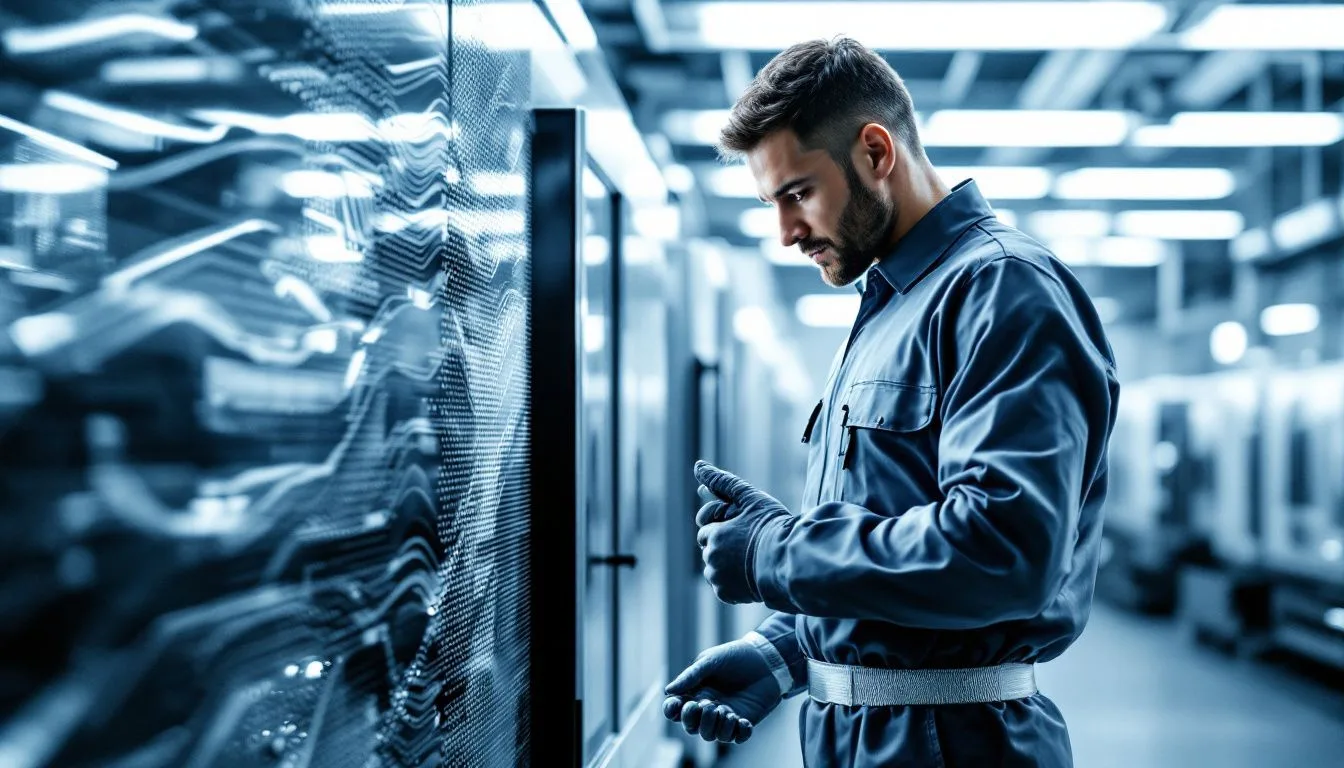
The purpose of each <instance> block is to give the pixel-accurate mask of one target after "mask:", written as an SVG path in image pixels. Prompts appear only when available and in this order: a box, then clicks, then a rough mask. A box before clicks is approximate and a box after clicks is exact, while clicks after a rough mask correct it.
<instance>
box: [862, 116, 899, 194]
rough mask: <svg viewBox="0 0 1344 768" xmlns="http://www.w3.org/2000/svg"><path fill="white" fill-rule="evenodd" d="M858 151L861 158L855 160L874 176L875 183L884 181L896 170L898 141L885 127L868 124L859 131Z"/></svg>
mask: <svg viewBox="0 0 1344 768" xmlns="http://www.w3.org/2000/svg"><path fill="white" fill-rule="evenodd" d="M856 149H857V150H858V154H859V155H860V157H858V158H855V159H856V160H860V161H861V162H862V165H861V166H860V167H862V168H864V169H865V170H866V171H867V172H868V173H870V174H872V176H873V180H874V181H882V180H883V179H885V178H887V177H888V176H890V175H891V174H892V172H893V171H894V170H895V169H896V164H897V162H898V160H897V157H896V141H895V140H894V139H893V138H892V135H891V131H888V130H887V129H886V128H884V127H883V126H881V125H878V124H877V123H868V124H866V125H864V126H863V128H861V129H859V140H858V142H857V147H856Z"/></svg>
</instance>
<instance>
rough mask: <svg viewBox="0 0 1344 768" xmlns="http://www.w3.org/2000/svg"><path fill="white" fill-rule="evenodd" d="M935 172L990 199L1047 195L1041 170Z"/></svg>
mask: <svg viewBox="0 0 1344 768" xmlns="http://www.w3.org/2000/svg"><path fill="white" fill-rule="evenodd" d="M935 170H937V171H938V173H939V175H940V176H942V178H943V181H944V182H946V183H947V185H948V186H949V187H950V186H955V185H956V184H958V183H959V182H961V181H963V180H965V179H968V178H969V179H974V180H975V183H976V186H978V187H979V188H980V193H981V194H982V195H984V196H985V197H987V198H990V199H991V200H1039V199H1040V198H1042V197H1045V196H1046V195H1048V194H1050V180H1051V177H1050V171H1048V170H1046V169H1044V168H1035V167H1030V166H1027V167H1021V166H985V167H979V168H977V167H967V166H940V167H936V168H935ZM752 196H753V197H754V196H755V194H754V193H753V195H752Z"/></svg>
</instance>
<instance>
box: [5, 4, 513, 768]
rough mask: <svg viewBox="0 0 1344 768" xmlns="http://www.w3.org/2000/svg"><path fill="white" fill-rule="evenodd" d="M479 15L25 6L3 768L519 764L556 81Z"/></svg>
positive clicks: (14, 119)
mask: <svg viewBox="0 0 1344 768" xmlns="http://www.w3.org/2000/svg"><path fill="white" fill-rule="evenodd" d="M483 7H490V6H489V5H488V4H481V3H462V2H458V3H455V5H454V13H455V14H457V13H460V14H463V15H462V17H461V19H460V21H461V24H460V26H456V27H455V28H457V29H464V30H471V29H477V28H479V26H480V25H475V26H473V25H472V24H471V23H469V22H470V21H471V20H472V19H475V18H477V17H479V16H480V15H481V12H482V8H483ZM447 14H448V6H447V4H445V3H414V4H406V5H402V6H396V5H374V4H367V3H346V2H341V3H312V4H280V3H264V2H224V3H219V4H213V5H212V6H210V7H209V8H206V7H202V6H197V5H173V4H169V5H162V4H160V5H159V6H146V5H143V4H133V3H35V2H7V3H5V7H4V9H3V10H0V28H3V33H2V34H0V50H2V51H3V59H0V325H2V326H3V330H4V333H3V334H0V393H3V394H0V458H2V461H0V550H2V551H3V554H0V585H3V588H2V589H0V619H2V621H0V764H3V765H6V766H16V767H21V766H41V765H60V766H84V765H90V766H92V765H98V766H113V765H115V766H188V765H190V766H245V765H288V766H298V765H314V766H335V767H337V768H340V767H341V766H361V767H363V766H377V765H389V766H391V765H420V764H424V763H430V762H434V761H436V760H438V761H442V763H443V764H447V765H464V764H466V763H467V762H468V761H469V762H470V763H471V764H473V765H476V764H491V765H514V764H515V763H516V759H515V755H516V753H517V751H518V750H519V749H520V748H522V747H523V746H524V745H525V742H526V736H525V732H524V730H523V725H522V724H521V722H520V719H519V718H520V699H521V696H520V690H521V688H520V687H521V686H522V685H523V684H524V683H523V681H525V680H526V663H527V660H526V658H525V651H526V636H525V634H524V626H523V624H522V620H523V618H524V613H523V612H524V609H525V607H526V600H527V596H526V592H525V589H526V584H527V581H526V575H527V574H526V568H525V563H524V561H523V557H524V552H525V545H526V533H527V531H526V513H527V503H528V501H527V495H526V479H527V477H526V462H525V456H526V453H525V447H526V444H527V443H526V433H527V425H526V422H525V420H524V418H523V415H524V407H523V406H524V402H525V397H524V394H525V386H526V368H525V359H524V351H525V349H526V347H525V343H526V338H527V336H526V334H527V327H526V322H527V317H526V306H525V296H526V253H525V245H524V243H525V241H524V239H523V236H524V232H525V223H526V215H525V208H524V194H525V190H524V189H523V188H522V183H521V180H522V179H523V178H524V176H523V172H522V169H524V168H525V166H526V161H527V153H528V147H527V138H526V129H525V122H524V117H525V111H524V110H525V109H526V106H527V104H526V102H527V94H528V89H529V83H528V77H529V72H528V64H527V58H526V54H525V53H521V52H518V51H513V52H509V51H499V50H492V49H491V48H490V47H488V45H487V41H485V40H482V39H481V38H480V36H479V35H476V36H472V35H469V34H467V33H466V32H462V33H460V34H458V35H457V39H454V40H452V41H451V43H452V44H451V45H450V41H449V39H448V37H447V29H448V26H447ZM450 50H451V56H450V55H449V52H450Z"/></svg>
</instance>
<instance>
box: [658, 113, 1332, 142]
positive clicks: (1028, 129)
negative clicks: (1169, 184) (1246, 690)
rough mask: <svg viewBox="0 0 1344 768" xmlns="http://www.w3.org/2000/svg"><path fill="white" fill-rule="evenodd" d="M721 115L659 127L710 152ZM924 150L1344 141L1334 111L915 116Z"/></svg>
mask: <svg viewBox="0 0 1344 768" xmlns="http://www.w3.org/2000/svg"><path fill="white" fill-rule="evenodd" d="M729 115H730V112H729V110H726V109H707V110H672V111H669V112H667V113H666V114H665V115H664V116H663V121H662V128H663V132H664V133H665V134H666V135H667V138H668V140H670V141H672V142H673V143H675V144H686V145H693V146H711V145H713V144H714V143H715V142H717V141H718V137H719V132H720V131H721V130H722V129H723V127H724V126H725V125H727V124H728V119H729ZM916 120H917V121H918V123H919V135H920V141H921V143H922V144H923V145H924V146H926V147H932V148H937V147H972V148H974V147H984V148H993V147H1010V148H1011V147H1046V148H1054V147H1115V146H1120V145H1123V144H1126V143H1128V144H1132V145H1134V146H1140V147H1171V148H1180V147H1191V148H1200V147H1233V148H1236V147H1327V146H1331V145H1333V144H1337V143H1339V142H1340V141H1342V140H1344V115H1341V114H1340V113H1338V112H1178V113H1176V114H1174V115H1172V116H1171V118H1170V120H1168V121H1167V122H1164V123H1163V122H1157V123H1148V124H1145V123H1144V122H1143V120H1142V119H1141V118H1140V117H1139V116H1138V115H1137V114H1136V113H1131V112H1123V111H1112V110H1062V109H1061V110H1028V109H944V110H938V111H936V112H934V113H933V114H932V115H929V116H928V118H927V119H925V118H923V116H922V115H918V114H917V115H916Z"/></svg>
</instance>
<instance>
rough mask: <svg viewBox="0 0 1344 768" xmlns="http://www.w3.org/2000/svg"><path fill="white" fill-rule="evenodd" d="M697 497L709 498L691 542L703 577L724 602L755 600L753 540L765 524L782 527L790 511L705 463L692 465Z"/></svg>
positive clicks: (699, 517)
mask: <svg viewBox="0 0 1344 768" xmlns="http://www.w3.org/2000/svg"><path fill="white" fill-rule="evenodd" d="M695 479H696V480H699V481H700V485H701V487H700V494H701V498H714V499H715V500H713V501H710V502H709V503H707V504H705V505H704V506H703V507H701V508H700V511H699V512H697V513H696V515H695V524H696V525H698V526H700V531H699V533H698V534H697V535H696V539H695V540H696V543H698V544H699V545H700V557H701V559H703V560H704V561H705V580H706V581H708V582H709V584H710V586H712V587H713V588H714V595H715V596H716V597H718V598H719V600H721V601H723V602H725V603H758V602H760V601H761V595H760V592H759V591H758V590H757V589H756V575H755V571H754V566H755V557H756V549H755V548H756V543H757V541H758V540H759V537H760V533H761V531H762V530H764V529H765V528H766V527H767V526H769V525H786V524H788V522H789V521H791V520H792V519H793V515H791V514H790V513H789V510H788V509H787V508H785V506H784V505H783V504H781V503H780V502H779V500H778V499H776V498H774V497H773V496H770V495H769V494H766V493H762V492H761V491H758V490H756V489H755V488H753V487H752V486H751V485H750V484H749V483H747V481H745V480H743V479H742V478H740V477H738V476H736V475H733V474H731V473H729V472H724V471H723V470H722V469H719V468H718V467H716V466H714V465H713V464H709V463H707V462H704V461H697V462H696V463H695Z"/></svg>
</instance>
